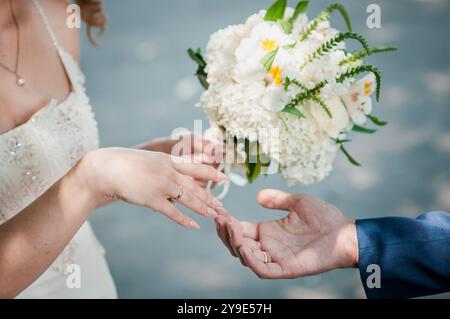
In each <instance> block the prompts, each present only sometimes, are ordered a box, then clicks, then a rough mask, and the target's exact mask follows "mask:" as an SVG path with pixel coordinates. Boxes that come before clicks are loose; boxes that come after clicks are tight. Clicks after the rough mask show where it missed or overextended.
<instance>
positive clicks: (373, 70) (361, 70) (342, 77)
mask: <svg viewBox="0 0 450 319" xmlns="http://www.w3.org/2000/svg"><path fill="white" fill-rule="evenodd" d="M364 72H370V73H373V75H375V79H376V81H377V89H376V96H377V101H379V100H380V92H381V72H380V70H378V69H377V68H376V67H374V66H371V65H362V66H358V67H356V68H353V69H351V70H349V71H347V72H345V73H342V74H341V75H340V76H339V77H338V78H337V79H336V82H340V83H341V82H343V81H344V80H345V79H348V78H354V77H356V76H357V75H358V74H361V73H364Z"/></svg>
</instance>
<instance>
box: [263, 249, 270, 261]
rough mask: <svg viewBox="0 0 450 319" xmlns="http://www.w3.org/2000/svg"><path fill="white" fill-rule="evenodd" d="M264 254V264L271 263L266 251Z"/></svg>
mask: <svg viewBox="0 0 450 319" xmlns="http://www.w3.org/2000/svg"><path fill="white" fill-rule="evenodd" d="M262 253H263V256H264V263H265V264H267V263H268V262H269V255H268V254H267V253H266V252H265V251H263V252H262Z"/></svg>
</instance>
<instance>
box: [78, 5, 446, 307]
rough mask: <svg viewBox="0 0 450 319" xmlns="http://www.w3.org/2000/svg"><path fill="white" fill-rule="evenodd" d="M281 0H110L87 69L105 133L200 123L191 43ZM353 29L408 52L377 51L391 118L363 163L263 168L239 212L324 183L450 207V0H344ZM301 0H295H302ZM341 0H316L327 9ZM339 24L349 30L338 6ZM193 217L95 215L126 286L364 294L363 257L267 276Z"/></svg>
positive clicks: (415, 207) (195, 294)
mask: <svg viewBox="0 0 450 319" xmlns="http://www.w3.org/2000/svg"><path fill="white" fill-rule="evenodd" d="M271 2H272V1H271V0H245V1H244V0H147V1H144V0H133V1H119V0H109V1H105V5H106V9H107V11H108V14H109V17H110V21H109V27H108V31H107V33H106V35H105V37H104V39H103V42H102V46H101V47H100V48H99V49H95V48H93V47H91V46H89V45H88V44H87V41H86V39H84V43H83V48H82V68H83V70H84V72H85V74H86V77H87V85H88V94H89V95H90V97H91V99H92V104H93V105H94V109H95V111H96V114H97V119H98V122H99V128H100V137H101V144H102V146H113V145H119V146H131V145H134V144H137V143H139V142H142V141H145V140H147V139H151V138H154V137H159V136H164V135H170V133H171V132H172V129H173V128H176V127H186V128H188V129H191V130H192V129H193V120H194V119H203V118H204V116H203V113H202V110H201V109H199V108H195V107H194V105H195V104H196V103H197V101H198V98H199V95H200V93H201V89H200V86H199V85H198V83H197V81H196V79H195V78H194V76H193V73H194V71H195V65H194V64H193V63H192V62H191V61H190V60H189V59H188V57H187V55H186V49H187V48H189V47H202V48H204V47H205V45H206V42H207V40H208V37H209V35H210V34H211V33H213V32H214V31H216V30H218V29H219V28H222V27H225V26H227V25H229V24H233V23H240V22H241V21H243V20H244V19H245V18H246V17H247V16H249V15H250V14H252V13H255V12H257V11H258V10H259V9H262V8H266V7H268V5H269V4H270V3H271ZM340 2H341V3H342V4H344V5H345V6H346V7H347V9H348V10H349V12H350V14H351V17H352V21H353V24H354V31H356V32H358V33H362V34H363V35H365V36H367V38H368V40H369V42H370V43H371V44H372V45H383V44H387V45H395V46H398V47H399V49H400V51H399V52H397V53H390V54H386V55H378V56H375V57H371V58H370V62H371V63H373V64H374V65H376V66H378V67H379V68H380V69H381V71H382V72H383V77H384V82H383V84H384V85H383V91H382V101H381V103H378V104H375V105H374V108H375V109H374V114H376V115H379V116H380V117H381V118H383V119H387V120H388V121H389V125H388V126H387V127H386V128H383V129H382V130H381V131H380V132H378V133H377V134H375V135H372V136H367V135H361V134H354V135H353V136H352V138H353V140H354V141H353V143H352V144H351V145H350V146H349V148H350V151H351V152H352V154H353V155H354V156H355V157H356V158H357V159H358V160H359V161H361V162H362V163H363V165H364V166H363V167H362V168H355V167H353V166H351V165H350V164H349V163H348V162H347V161H346V160H345V158H343V156H340V157H339V159H338V160H337V162H336V165H335V171H334V172H333V173H332V175H331V176H330V177H329V178H328V179H326V180H325V181H323V182H321V183H319V184H317V185H314V186H312V187H293V188H288V187H287V186H285V185H284V183H283V181H282V179H281V178H280V177H279V176H271V177H269V178H260V179H259V180H258V181H257V182H256V183H255V184H253V185H251V186H249V187H247V188H245V189H241V188H238V187H236V186H235V187H232V189H231V191H230V193H229V194H228V196H227V197H226V199H225V200H224V204H225V206H226V207H227V208H228V209H229V211H230V212H232V213H233V214H235V215H236V216H237V217H238V218H240V219H244V220H245V219H249V220H264V219H271V218H274V217H277V216H280V213H277V212H269V211H266V210H263V209H261V208H259V207H258V204H257V203H256V200H255V196H256V194H257V192H258V191H259V190H260V189H262V188H265V187H274V188H280V189H283V190H287V191H289V192H300V193H310V194H315V195H318V196H320V197H322V198H323V199H325V200H327V201H330V202H331V203H333V204H335V205H337V206H338V207H339V208H341V209H342V211H343V212H344V213H345V214H346V215H347V216H349V217H350V218H354V219H356V218H368V217H377V216H387V215H403V216H416V215H418V214H419V213H421V212H424V211H429V210H437V209H440V210H450V165H449V160H450V125H449V121H450V105H449V102H450V62H449V57H450V36H449V31H450V1H449V0H422V1H418V0H417V1H414V0H383V1H381V0H378V1H371V0H340ZM373 2H375V3H377V4H379V5H380V6H381V9H382V28H381V29H373V30H369V29H368V28H367V27H366V19H367V16H368V13H366V8H367V5H368V4H370V3H373ZM289 3H290V4H291V5H295V4H296V3H295V1H290V2H289ZM328 4H330V2H329V1H319V0H313V1H311V4H310V9H309V16H310V18H312V17H315V16H316V15H317V14H318V13H319V12H320V11H321V10H322V9H324V8H325V7H326V6H327V5H328ZM332 23H333V24H334V25H336V26H338V27H339V28H341V29H343V27H344V26H343V23H342V19H341V18H340V17H339V16H338V15H337V14H334V15H333V18H332ZM195 218H196V219H197V220H199V221H200V223H201V225H202V229H201V230H199V231H188V230H184V229H181V228H180V227H178V226H176V225H175V224H173V223H171V222H170V221H169V220H167V219H165V218H163V217H162V216H160V215H158V214H155V213H151V212H149V211H148V210H146V209H142V208H138V207H133V206H128V205H125V204H121V203H118V204H115V205H112V206H110V207H106V208H104V209H101V210H99V211H98V212H96V213H95V214H94V215H93V216H92V218H91V220H92V222H93V225H94V228H95V231H96V234H97V235H98V237H99V238H100V240H101V242H102V243H103V245H104V246H105V247H106V250H107V259H108V262H109V264H110V268H111V271H112V274H113V277H114V279H115V282H116V285H117V289H118V292H119V295H120V297H122V298H209V297H211V298H250V297H253V298H364V297H365V295H364V292H363V290H362V287H361V284H360V281H359V274H358V271H357V270H353V269H350V270H337V271H333V272H330V273H327V274H323V275H320V276H313V277H309V278H303V279H299V280H289V281H287V280H282V281H262V280H259V279H258V278H257V277H256V276H255V275H254V274H253V273H251V272H250V271H249V270H247V269H245V268H243V267H242V266H241V265H240V263H239V262H238V260H236V259H233V258H232V257H230V256H229V254H228V252H227V251H226V249H225V248H224V247H223V246H222V245H221V243H220V242H219V240H218V238H217V236H216V234H215V227H214V224H213V222H212V221H210V220H204V219H201V218H197V216H196V217H195Z"/></svg>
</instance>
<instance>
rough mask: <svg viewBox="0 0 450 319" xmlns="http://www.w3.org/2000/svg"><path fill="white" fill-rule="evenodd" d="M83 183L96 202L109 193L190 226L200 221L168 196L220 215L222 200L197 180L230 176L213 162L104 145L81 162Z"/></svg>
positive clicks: (197, 210) (202, 213) (207, 214)
mask: <svg viewBox="0 0 450 319" xmlns="http://www.w3.org/2000/svg"><path fill="white" fill-rule="evenodd" d="M80 167H81V168H82V169H81V172H82V174H81V179H82V183H83V184H84V185H86V186H87V187H88V189H89V190H90V191H91V193H92V194H93V198H94V199H93V200H94V201H95V203H94V205H95V204H99V203H101V201H102V200H104V197H105V196H106V195H109V196H113V197H117V198H119V199H121V200H124V201H126V202H128V203H132V204H136V205H140V206H144V207H148V208H151V209H153V210H156V211H158V212H160V213H162V214H163V215H165V216H167V217H168V218H170V219H171V220H173V221H174V222H176V223H178V224H180V225H182V226H185V227H188V228H199V225H198V224H197V223H196V222H195V221H194V220H192V219H191V218H189V217H188V216H186V215H185V214H183V213H182V212H181V211H180V210H179V209H178V208H176V207H175V206H174V205H173V204H172V203H171V202H170V201H169V200H168V199H169V198H172V199H174V198H177V196H179V195H180V194H181V193H182V196H181V197H180V198H179V199H177V201H178V202H180V203H181V204H182V205H184V206H186V207H187V208H189V209H191V210H193V211H194V212H196V213H198V214H200V215H203V216H216V211H215V208H217V207H218V206H220V205H221V204H220V202H219V201H218V200H216V199H214V198H213V197H212V195H211V194H210V193H208V192H207V191H205V190H204V189H202V188H201V187H200V186H199V185H198V184H197V183H196V182H195V180H202V181H206V180H212V181H214V182H220V181H223V180H225V179H226V178H227V177H226V176H225V175H224V174H222V173H220V172H218V171H217V170H216V169H214V168H212V167H211V166H207V165H203V164H199V163H192V162H188V161H186V160H182V159H181V158H175V157H172V156H170V155H168V154H164V153H161V152H150V151H143V150H133V149H125V148H104V149H99V150H95V151H92V152H90V153H89V154H87V155H86V156H85V157H84V158H83V159H82V160H81V162H80Z"/></svg>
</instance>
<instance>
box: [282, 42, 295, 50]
mask: <svg viewBox="0 0 450 319" xmlns="http://www.w3.org/2000/svg"><path fill="white" fill-rule="evenodd" d="M296 45H297V42H294V43H291V44H286V45H283V46H282V48H283V49H293V48H295V46H296Z"/></svg>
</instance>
